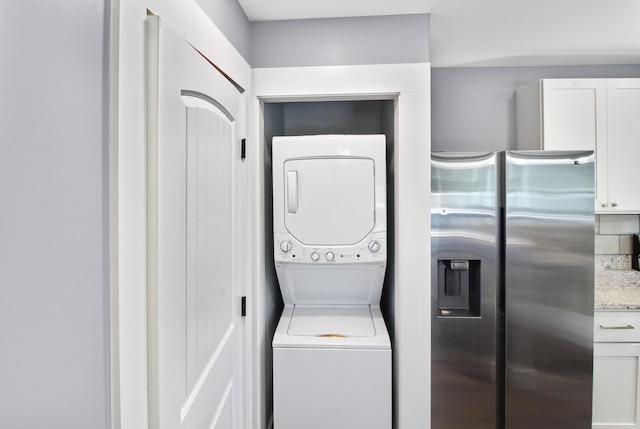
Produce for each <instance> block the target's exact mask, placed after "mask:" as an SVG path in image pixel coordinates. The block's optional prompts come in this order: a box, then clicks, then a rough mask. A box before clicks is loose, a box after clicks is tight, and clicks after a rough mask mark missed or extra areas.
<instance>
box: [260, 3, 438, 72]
mask: <svg viewBox="0 0 640 429" xmlns="http://www.w3.org/2000/svg"><path fill="white" fill-rule="evenodd" d="M428 60H429V15H428V14H418V15H393V16H373V17H358V18H326V19H305V20H290V21H262V22H252V23H251V60H250V61H249V63H250V64H251V66H252V67H256V68H258V67H302V66H323V65H359V64H393V63H418V62H427V61H428Z"/></svg>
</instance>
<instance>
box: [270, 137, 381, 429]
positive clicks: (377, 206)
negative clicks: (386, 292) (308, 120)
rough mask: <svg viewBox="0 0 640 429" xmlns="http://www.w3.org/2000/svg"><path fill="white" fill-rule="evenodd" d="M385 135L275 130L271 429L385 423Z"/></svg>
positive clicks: (373, 427)
mask: <svg viewBox="0 0 640 429" xmlns="http://www.w3.org/2000/svg"><path fill="white" fill-rule="evenodd" d="M385 146H386V144H385V137H384V136H383V135H358V136H353V135H326V136H297V137H274V139H273V148H272V149H273V151H272V161H273V223H274V260H275V267H276V273H277V275H278V281H279V284H280V289H281V292H282V297H283V300H284V304H285V308H284V311H283V313H282V316H281V317H280V321H279V323H278V327H277V329H276V332H275V335H274V338H273V386H274V397H273V400H274V427H275V429H300V428H306V429H329V428H331V429H342V428H344V429H353V428H367V429H378V428H379V429H389V428H391V342H390V340H389V334H388V332H387V329H386V326H385V323H384V320H383V318H382V314H381V312H380V297H381V294H382V285H383V281H384V274H385V269H386V261H387V232H386V230H387V221H386V218H387V216H386V206H387V205H386V168H385V160H386V156H385Z"/></svg>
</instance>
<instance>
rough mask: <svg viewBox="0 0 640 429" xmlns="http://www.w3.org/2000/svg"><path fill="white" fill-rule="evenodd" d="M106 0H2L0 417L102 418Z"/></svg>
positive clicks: (83, 428) (92, 424) (95, 423)
mask: <svg viewBox="0 0 640 429" xmlns="http://www.w3.org/2000/svg"><path fill="white" fill-rule="evenodd" d="M108 8H109V2H108V1H95V0H74V1H55V2H45V1H41V0H3V1H2V2H0V58H2V66H0V427H2V428H12V429H13V428H47V429H55V428H60V429H75V428H78V429H87V428H91V429H100V428H107V427H110V421H109V413H110V411H109V410H110V405H109V360H108V356H109V347H108V338H109V330H108V326H109V323H108V276H107V249H108V243H107V238H106V233H107V189H106V183H107V137H106V113H107V108H106V106H107V103H106V91H107V88H106V66H107V59H106V46H105V40H108V36H107V34H106V32H107V28H108V26H107V25H106V22H107V20H108V12H107V11H108Z"/></svg>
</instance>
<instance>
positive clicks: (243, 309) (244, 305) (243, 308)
mask: <svg viewBox="0 0 640 429" xmlns="http://www.w3.org/2000/svg"><path fill="white" fill-rule="evenodd" d="M240 315H241V316H242V317H245V316H246V315H247V297H246V296H243V297H242V301H241V304H240Z"/></svg>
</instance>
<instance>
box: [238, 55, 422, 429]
mask: <svg viewBox="0 0 640 429" xmlns="http://www.w3.org/2000/svg"><path fill="white" fill-rule="evenodd" d="M252 76H253V91H252V94H251V96H250V97H249V101H248V115H247V117H248V139H247V142H248V150H247V151H248V153H249V154H250V156H249V158H248V159H247V161H249V162H250V165H249V167H250V173H249V178H248V180H249V181H250V189H249V195H250V196H252V197H253V201H252V202H251V204H250V206H253V207H254V209H253V211H252V228H251V229H250V231H251V234H252V237H251V244H250V247H251V249H252V255H251V260H252V263H253V267H252V269H251V272H252V279H251V284H252V286H251V287H252V289H253V291H252V296H253V308H252V314H253V317H254V319H253V324H252V328H251V329H252V333H253V347H252V348H253V361H254V362H255V363H256V365H255V366H254V368H253V371H254V385H253V396H254V400H253V404H254V410H253V415H254V419H255V420H256V422H257V424H256V425H255V426H254V427H255V428H260V429H262V428H263V427H265V422H266V420H267V419H268V418H269V415H270V410H267V409H266V407H267V405H266V396H265V393H264V389H265V383H266V372H265V371H266V369H265V356H264V354H265V353H266V352H267V350H270V348H269V347H268V344H270V341H271V338H268V337H267V336H268V334H267V332H266V330H267V329H268V326H267V320H266V318H267V317H271V316H272V315H269V314H265V313H266V305H267V303H266V302H265V298H266V297H265V292H264V290H265V287H266V282H265V274H264V273H265V260H266V258H270V257H272V256H271V255H267V254H265V250H264V249H265V224H264V222H265V212H264V207H265V201H264V193H263V190H264V155H265V154H264V138H265V137H264V113H263V106H264V103H265V102H286V101H308V100H317V101H324V100H326V101H329V100H373V99H375V100H380V99H393V100H395V125H394V130H395V131H394V132H395V148H394V156H395V158H394V170H395V171H394V174H395V180H394V191H395V207H394V211H395V224H394V228H395V260H394V264H395V272H394V273H393V274H394V284H395V289H396V292H395V297H394V303H393V307H394V313H395V317H394V319H395V320H394V324H393V325H394V326H395V329H394V332H393V336H394V343H393V362H394V363H393V367H394V370H393V383H394V425H395V426H394V427H396V428H400V429H414V428H415V429H418V428H420V429H423V428H428V427H430V421H431V416H430V404H431V397H430V395H431V387H430V383H431V365H430V362H431V352H430V348H431V305H430V302H431V291H430V267H429V265H430V263H429V261H430V260H431V256H430V250H431V246H430V236H429V231H430V190H431V184H430V180H431V174H430V159H431V137H430V135H431V127H430V124H431V111H430V106H431V99H430V65H429V64H426V63H418V64H384V65H363V66H329V67H291V68H268V69H254V70H253V71H252Z"/></svg>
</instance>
